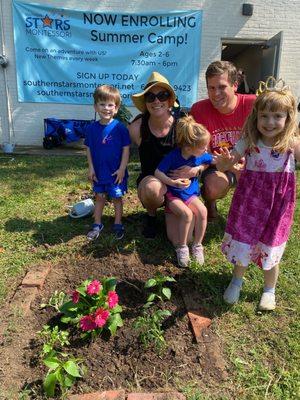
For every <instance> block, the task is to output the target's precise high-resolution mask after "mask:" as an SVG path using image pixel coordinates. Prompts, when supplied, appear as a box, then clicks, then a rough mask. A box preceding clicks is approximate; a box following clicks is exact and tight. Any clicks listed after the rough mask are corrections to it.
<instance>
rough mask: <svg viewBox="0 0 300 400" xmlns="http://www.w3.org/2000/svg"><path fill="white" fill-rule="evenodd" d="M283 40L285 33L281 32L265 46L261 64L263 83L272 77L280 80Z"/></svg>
mask: <svg viewBox="0 0 300 400" xmlns="http://www.w3.org/2000/svg"><path fill="white" fill-rule="evenodd" d="M282 39H283V32H282V31H281V32H279V33H277V35H275V36H273V37H272V38H271V39H269V40H268V41H267V42H266V44H265V45H264V46H263V50H262V64H261V79H262V80H263V81H266V79H267V77H268V76H271V75H272V76H274V77H275V78H277V79H278V78H279V76H278V75H279V68H280V58H281V46H282Z"/></svg>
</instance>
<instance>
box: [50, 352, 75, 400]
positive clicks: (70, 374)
mask: <svg viewBox="0 0 300 400" xmlns="http://www.w3.org/2000/svg"><path fill="white" fill-rule="evenodd" d="M66 358H67V360H65V359H66ZM43 362H44V364H45V365H46V366H47V367H48V368H49V371H48V373H47V375H46V377H45V379H44V382H43V387H44V390H45V392H46V394H47V396H49V397H54V396H55V390H56V387H57V386H59V387H60V389H61V392H62V394H63V395H64V394H65V393H66V391H67V389H69V388H70V387H71V386H72V385H73V384H74V382H75V380H76V379H77V378H81V377H82V373H81V372H82V369H81V368H80V366H79V362H80V361H79V360H78V359H75V358H73V357H72V356H71V357H70V358H69V356H68V355H67V354H66V353H60V352H56V353H55V356H52V357H48V358H45V359H44V360H43Z"/></svg>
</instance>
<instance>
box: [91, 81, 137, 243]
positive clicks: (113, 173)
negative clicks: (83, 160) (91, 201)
mask: <svg viewBox="0 0 300 400" xmlns="http://www.w3.org/2000/svg"><path fill="white" fill-rule="evenodd" d="M93 97H94V108H95V111H96V113H98V115H99V117H100V120H99V121H96V122H94V123H92V124H91V125H89V126H88V128H87V130H86V138H85V142H84V144H85V145H86V146H87V159H88V165H89V171H88V178H89V180H90V181H91V182H92V183H93V190H94V192H95V196H96V201H95V212H94V224H93V225H92V228H91V230H90V231H89V232H88V234H87V239H88V240H95V239H97V238H98V237H99V234H100V232H101V231H102V229H103V227H104V226H103V224H102V222H101V219H102V214H103V209H104V206H105V202H106V196H109V197H110V198H111V199H112V201H113V204H114V209H115V222H114V225H113V232H114V234H115V237H116V238H117V239H122V238H123V236H124V227H123V225H122V215H123V201H122V196H123V195H124V194H125V193H126V191H127V179H128V173H127V169H126V168H127V164H128V160H129V145H130V138H129V133H128V129H127V128H126V127H125V126H124V125H123V124H122V123H121V122H120V121H118V120H116V119H114V116H115V115H116V114H117V112H118V109H119V107H120V104H121V96H120V93H119V91H118V90H117V89H116V88H114V87H113V86H109V85H102V86H98V87H97V88H96V90H95V92H94V94H93Z"/></svg>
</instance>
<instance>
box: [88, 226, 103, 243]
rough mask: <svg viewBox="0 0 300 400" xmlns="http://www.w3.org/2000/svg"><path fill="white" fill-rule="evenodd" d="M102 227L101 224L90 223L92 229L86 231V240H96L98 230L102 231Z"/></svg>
mask: <svg viewBox="0 0 300 400" xmlns="http://www.w3.org/2000/svg"><path fill="white" fill-rule="evenodd" d="M103 228H104V225H103V224H100V225H99V224H93V225H92V229H91V230H90V231H89V232H88V233H87V235H86V238H87V239H88V240H91V241H92V240H96V239H98V237H99V235H100V232H101V231H102V229H103Z"/></svg>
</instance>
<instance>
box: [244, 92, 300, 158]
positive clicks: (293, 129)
mask: <svg viewBox="0 0 300 400" xmlns="http://www.w3.org/2000/svg"><path fill="white" fill-rule="evenodd" d="M259 111H271V112H286V113H287V118H286V121H285V127H284V129H283V131H282V132H281V133H280V134H279V135H278V138H277V141H276V143H275V146H273V149H274V150H275V151H278V152H280V153H282V152H285V151H287V150H289V148H290V147H291V144H292V142H293V139H294V138H295V137H296V136H297V135H298V127H297V111H296V99H295V97H294V96H293V94H292V93H291V92H290V91H289V90H286V91H275V90H274V91H265V92H263V93H262V94H260V95H259V96H258V97H257V99H256V100H255V102H254V105H253V110H252V112H251V114H250V115H249V117H248V119H247V120H246V123H245V125H244V127H243V130H242V136H243V137H244V138H245V139H246V140H247V142H248V146H249V148H253V147H255V146H256V144H257V141H258V139H259V138H260V137H261V133H260V132H259V131H258V129H257V115H258V112H259Z"/></svg>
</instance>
